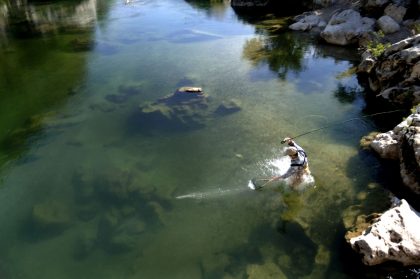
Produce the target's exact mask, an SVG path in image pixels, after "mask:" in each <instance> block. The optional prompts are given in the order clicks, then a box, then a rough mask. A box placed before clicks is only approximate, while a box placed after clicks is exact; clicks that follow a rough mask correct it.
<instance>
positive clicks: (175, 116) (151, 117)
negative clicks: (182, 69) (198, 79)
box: [138, 86, 240, 130]
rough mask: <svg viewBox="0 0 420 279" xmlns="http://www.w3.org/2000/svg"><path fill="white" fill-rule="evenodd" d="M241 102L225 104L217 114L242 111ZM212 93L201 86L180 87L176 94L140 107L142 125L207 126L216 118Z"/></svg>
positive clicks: (153, 127) (166, 126)
mask: <svg viewBox="0 0 420 279" xmlns="http://www.w3.org/2000/svg"><path fill="white" fill-rule="evenodd" d="M239 110H240V108H239V105H238V101H234V100H231V101H230V102H227V103H222V104H221V105H220V106H219V107H218V108H217V109H216V110H215V111H214V113H216V114H222V115H226V114H230V113H233V112H236V111H239ZM212 116H213V115H212V111H211V109H210V100H209V96H208V95H207V94H206V93H204V92H203V90H202V88H201V87H188V86H185V87H180V88H179V89H177V90H176V91H175V92H174V93H173V94H171V95H168V96H165V97H163V98H160V99H158V100H157V101H155V102H153V103H149V104H146V105H143V106H141V107H140V114H139V119H138V120H139V121H138V122H140V125H141V127H142V128H149V129H163V130H182V129H196V128H201V127H204V126H205V125H206V123H207V121H209V120H210V119H211V117H212Z"/></svg>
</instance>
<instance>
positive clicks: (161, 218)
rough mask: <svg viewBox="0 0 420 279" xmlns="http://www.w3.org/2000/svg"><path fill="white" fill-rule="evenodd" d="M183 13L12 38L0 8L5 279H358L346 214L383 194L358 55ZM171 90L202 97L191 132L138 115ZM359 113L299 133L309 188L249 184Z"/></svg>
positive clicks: (173, 6)
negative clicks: (287, 153)
mask: <svg viewBox="0 0 420 279" xmlns="http://www.w3.org/2000/svg"><path fill="white" fill-rule="evenodd" d="M188 2H189V3H188ZM188 2H185V1H181V0H162V1H152V0H143V1H141V0H139V1H127V2H124V1H103V0H99V1H97V2H95V1H87V2H83V1H82V2H80V3H77V4H69V3H64V4H63V3H59V4H54V5H49V4H42V5H34V6H30V7H32V8H31V10H32V11H33V13H32V18H30V19H27V18H26V21H27V22H29V23H28V24H27V25H25V26H26V27H25V28H24V27H22V25H18V24H14V23H13V22H12V23H11V22H9V21H10V14H11V13H12V12H15V13H18V14H19V15H20V16H23V17H24V18H25V16H24V15H25V14H26V13H25V12H24V11H25V9H29V8H28V6H23V7H20V8H19V9H17V10H16V11H15V10H13V7H10V6H7V5H6V4H4V6H3V7H2V9H1V11H3V13H1V14H0V16H1V15H2V14H4V19H2V20H1V21H0V24H2V25H0V27H2V28H1V29H0V31H2V30H3V31H4V32H3V33H2V38H4V40H2V44H1V49H0V57H1V59H0V61H1V62H0V76H1V80H0V86H1V91H0V96H1V98H2V102H1V103H0V111H1V112H0V113H1V118H0V127H1V134H0V137H1V138H0V143H1V147H0V164H1V173H0V179H1V188H0V207H1V210H0V220H1V223H2V229H1V230H0V251H1V252H0V277H1V278H25V279H30V278H44V279H48V278H54V279H57V278H60V279H61V278H63V279H64V278H104V279H106V278H286V277H287V278H304V277H305V278H353V277H354V278H357V277H358V276H359V277H358V278H361V277H360V276H361V275H360V274H357V272H358V271H356V270H359V269H360V270H361V269H362V268H361V267H360V266H357V268H354V266H353V267H351V265H354V264H356V265H357V263H358V261H352V259H349V258H347V257H346V256H343V254H344V255H346V253H348V251H347V252H346V249H345V248H343V242H344V233H345V229H344V224H343V216H345V215H351V214H352V212H354V211H352V212H350V213H349V211H348V210H347V208H348V207H349V206H353V209H356V210H355V211H356V212H357V213H363V212H365V213H370V212H372V211H377V210H382V209H383V207H385V206H386V203H385V202H383V201H384V200H386V193H385V192H384V191H383V190H381V189H382V188H381V187H380V186H379V185H380V184H383V181H382V180H380V179H379V177H380V176H379V174H381V172H383V169H382V168H381V166H380V164H379V162H378V161H377V159H376V158H375V157H374V156H372V155H370V154H369V153H368V152H367V151H363V150H361V149H360V148H359V140H360V138H361V137H362V136H363V135H365V134H367V133H368V132H370V131H371V130H374V129H376V128H377V127H375V124H374V122H372V119H370V118H367V117H364V114H363V109H364V107H365V103H364V101H363V97H362V93H363V92H362V89H361V88H360V86H359V85H358V83H357V79H356V77H355V76H354V75H353V74H351V68H352V67H353V66H354V63H357V54H356V53H355V52H354V51H352V50H349V49H343V48H335V47H326V46H322V45H315V44H314V43H313V40H311V39H310V38H308V37H305V36H301V35H300V34H296V33H291V32H289V31H281V28H280V31H278V30H277V31H275V32H274V33H273V32H272V29H268V28H266V27H264V26H267V22H262V24H261V25H255V24H254V22H253V23H252V24H251V23H249V22H247V21H246V20H245V19H244V18H238V16H237V15H236V14H235V12H234V11H233V10H232V9H231V8H230V6H229V5H228V4H227V3H223V2H222V1H220V3H215V4H212V5H209V4H208V5H203V4H202V2H199V1H197V2H195V1H188ZM200 3H201V4H200ZM61 5H64V6H61ZM8 18H9V19H8ZM270 20H271V23H270V24H271V26H272V25H273V23H272V21H273V20H274V19H273V18H271V19H270ZM279 22H282V21H279ZM279 24H280V23H279ZM27 26H30V27H27ZM270 30H271V32H270ZM181 86H199V87H202V88H203V90H204V92H205V93H206V94H208V96H209V97H208V106H207V107H205V108H204V107H203V108H202V110H200V111H199V112H198V113H197V115H195V114H194V112H191V113H192V114H193V119H194V121H192V122H189V121H185V123H184V122H181V123H179V122H176V123H175V124H174V123H172V122H169V124H168V123H160V122H156V123H155V122H154V123H153V125H150V123H147V122H144V120H142V119H143V118H142V117H141V115H139V114H140V110H141V108H143V107H145V106H146V105H147V104H150V103H153V102H156V101H157V100H158V99H159V98H162V97H165V96H167V95H170V94H173V93H174V91H175V90H176V89H177V88H179V87H181ZM232 100H233V101H234V102H235V103H237V104H238V105H239V107H240V110H239V111H235V112H233V113H227V114H220V113H215V111H216V110H217V108H218V107H219V105H220V104H223V103H228V102H230V101H232ZM194 117H195V118H194ZM357 117H362V118H361V119H360V120H355V121H351V122H346V123H345V124H343V125H335V126H332V127H330V128H329V129H325V130H322V131H320V132H314V133H311V134H309V135H306V136H302V137H300V138H298V139H297V141H298V143H299V144H300V145H301V146H303V147H304V148H305V150H306V151H307V153H308V154H309V161H310V167H311V171H312V174H313V175H314V177H315V180H316V186H315V187H311V188H309V189H307V190H306V191H304V192H302V193H294V192H290V191H287V190H285V189H284V187H282V186H279V185H277V186H276V185H271V186H270V185H269V186H267V187H265V188H264V190H263V191H258V192H256V191H252V190H250V189H249V188H248V187H247V185H248V181H249V180H250V179H251V178H255V177H260V178H267V177H270V176H273V175H275V174H277V173H278V169H277V168H276V164H275V162H278V160H279V159H280V158H281V156H282V148H283V146H282V145H281V144H280V141H281V140H282V139H283V138H284V137H286V136H295V135H299V134H301V133H304V132H306V131H310V130H312V129H316V128H319V127H321V126H323V125H327V124H330V123H336V122H340V121H345V120H347V119H349V118H357ZM273 162H274V163H273ZM378 200H379V201H380V202H378ZM381 203H382V204H383V205H380V204H381ZM350 219H351V218H350ZM350 254H351V253H350ZM270 276H271V277H270Z"/></svg>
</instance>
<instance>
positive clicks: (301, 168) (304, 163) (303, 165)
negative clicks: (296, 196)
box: [273, 138, 311, 189]
mask: <svg viewBox="0 0 420 279" xmlns="http://www.w3.org/2000/svg"><path fill="white" fill-rule="evenodd" d="M282 143H287V145H288V147H287V148H286V150H285V154H286V155H288V156H289V158H290V167H289V169H288V170H287V171H286V173H285V174H283V175H280V176H277V177H275V178H274V179H273V181H276V180H280V179H289V182H290V187H291V188H292V189H296V188H297V187H298V186H299V185H300V184H302V182H303V178H304V176H309V175H310V174H311V172H310V170H309V165H308V156H307V155H306V152H305V150H303V148H302V147H301V146H300V145H298V144H297V143H296V142H294V141H293V140H292V139H291V138H285V139H284V140H283V141H282Z"/></svg>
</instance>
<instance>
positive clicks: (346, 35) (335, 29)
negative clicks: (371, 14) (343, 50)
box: [321, 9, 375, 46]
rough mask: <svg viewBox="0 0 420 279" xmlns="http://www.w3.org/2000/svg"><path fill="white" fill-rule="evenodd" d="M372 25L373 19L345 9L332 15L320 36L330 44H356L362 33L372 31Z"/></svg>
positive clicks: (373, 23)
mask: <svg viewBox="0 0 420 279" xmlns="http://www.w3.org/2000/svg"><path fill="white" fill-rule="evenodd" d="M374 25H375V20H374V19H372V18H368V17H362V16H361V15H360V13H359V12H357V11H355V10H352V9H347V10H344V11H341V12H337V13H336V14H334V15H333V16H332V18H331V19H330V21H329V22H328V24H327V26H326V27H325V29H324V30H323V31H322V32H321V37H322V38H323V39H324V40H325V41H327V42H328V43H330V44H335V45H343V46H344V45H350V44H356V43H357V42H358V40H359V37H360V36H361V35H362V34H364V33H368V32H370V31H373V28H374Z"/></svg>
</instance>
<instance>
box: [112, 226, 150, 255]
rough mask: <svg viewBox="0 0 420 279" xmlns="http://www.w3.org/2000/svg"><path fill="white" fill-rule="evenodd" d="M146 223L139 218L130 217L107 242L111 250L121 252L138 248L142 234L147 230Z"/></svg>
mask: <svg viewBox="0 0 420 279" xmlns="http://www.w3.org/2000/svg"><path fill="white" fill-rule="evenodd" d="M145 228H146V225H145V224H144V222H143V221H141V220H139V219H134V218H133V219H129V220H128V221H125V222H124V223H122V224H121V225H120V226H119V227H118V228H117V229H116V231H115V232H114V233H112V236H111V237H110V239H109V242H108V243H107V246H108V248H109V249H110V251H111V252H116V253H121V252H127V251H130V250H133V249H134V248H137V245H136V243H137V241H138V239H139V236H140V234H142V233H143V232H144V231H145Z"/></svg>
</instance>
